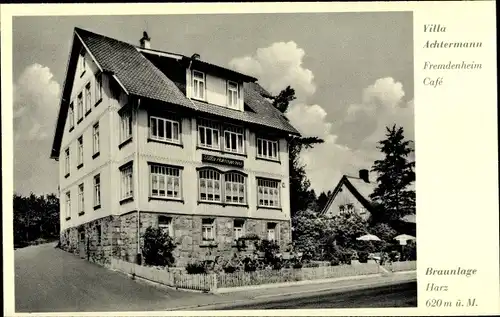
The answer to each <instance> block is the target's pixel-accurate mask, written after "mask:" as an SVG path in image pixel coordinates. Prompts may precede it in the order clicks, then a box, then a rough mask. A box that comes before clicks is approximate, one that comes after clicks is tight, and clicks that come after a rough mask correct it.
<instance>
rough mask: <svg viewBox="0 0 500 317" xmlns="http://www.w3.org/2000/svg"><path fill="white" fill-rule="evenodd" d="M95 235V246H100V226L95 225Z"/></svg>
mask: <svg viewBox="0 0 500 317" xmlns="http://www.w3.org/2000/svg"><path fill="white" fill-rule="evenodd" d="M95 233H96V237H97V238H96V239H97V244H98V245H100V244H101V225H96V226H95Z"/></svg>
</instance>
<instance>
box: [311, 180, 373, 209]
mask: <svg viewBox="0 0 500 317" xmlns="http://www.w3.org/2000/svg"><path fill="white" fill-rule="evenodd" d="M343 185H345V187H346V188H347V189H349V191H350V192H351V193H352V194H353V195H354V197H356V199H357V200H358V201H359V202H360V203H361V204H362V205H363V207H365V208H366V209H367V210H368V211H370V210H372V208H373V206H372V204H371V200H370V194H371V193H372V192H373V190H374V189H375V186H376V185H375V183H372V182H370V183H367V182H365V181H364V180H362V179H361V178H358V177H353V176H348V175H344V176H342V178H341V179H340V181H339V182H338V184H337V186H335V188H334V190H333V192H332V194H331V195H330V197H329V198H328V201H327V202H326V204H325V207H324V208H323V210H322V211H321V212H320V214H321V215H324V214H325V213H326V212H327V211H328V209H329V208H330V206H331V205H332V203H333V201H334V200H335V197H337V195H338V193H340V190H341V189H342V186H343Z"/></svg>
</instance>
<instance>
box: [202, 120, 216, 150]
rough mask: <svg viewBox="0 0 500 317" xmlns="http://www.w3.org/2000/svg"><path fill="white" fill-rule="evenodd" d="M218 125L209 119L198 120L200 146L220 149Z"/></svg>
mask: <svg viewBox="0 0 500 317" xmlns="http://www.w3.org/2000/svg"><path fill="white" fill-rule="evenodd" d="M219 133H220V125H219V124H218V123H216V122H212V121H209V120H204V119H199V120H198V143H199V145H200V146H202V147H206V148H212V149H220V143H219Z"/></svg>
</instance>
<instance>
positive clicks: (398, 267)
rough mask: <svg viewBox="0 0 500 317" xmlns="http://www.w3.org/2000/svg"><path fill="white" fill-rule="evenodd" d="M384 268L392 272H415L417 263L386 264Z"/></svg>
mask: <svg viewBox="0 0 500 317" xmlns="http://www.w3.org/2000/svg"><path fill="white" fill-rule="evenodd" d="M384 268H386V269H387V270H388V271H391V272H401V271H415V270H416V269H417V261H402V262H392V263H387V264H384Z"/></svg>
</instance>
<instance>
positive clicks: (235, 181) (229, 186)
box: [224, 172, 246, 204]
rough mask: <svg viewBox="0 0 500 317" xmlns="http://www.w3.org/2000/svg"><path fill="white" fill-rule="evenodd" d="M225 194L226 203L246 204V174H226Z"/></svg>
mask: <svg viewBox="0 0 500 317" xmlns="http://www.w3.org/2000/svg"><path fill="white" fill-rule="evenodd" d="M224 185H225V190H224V195H225V197H226V199H225V202H226V203H232V204H244V203H245V202H246V193H245V192H246V190H245V189H246V186H245V185H246V184H245V176H244V175H242V174H239V173H231V172H230V173H226V174H224Z"/></svg>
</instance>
